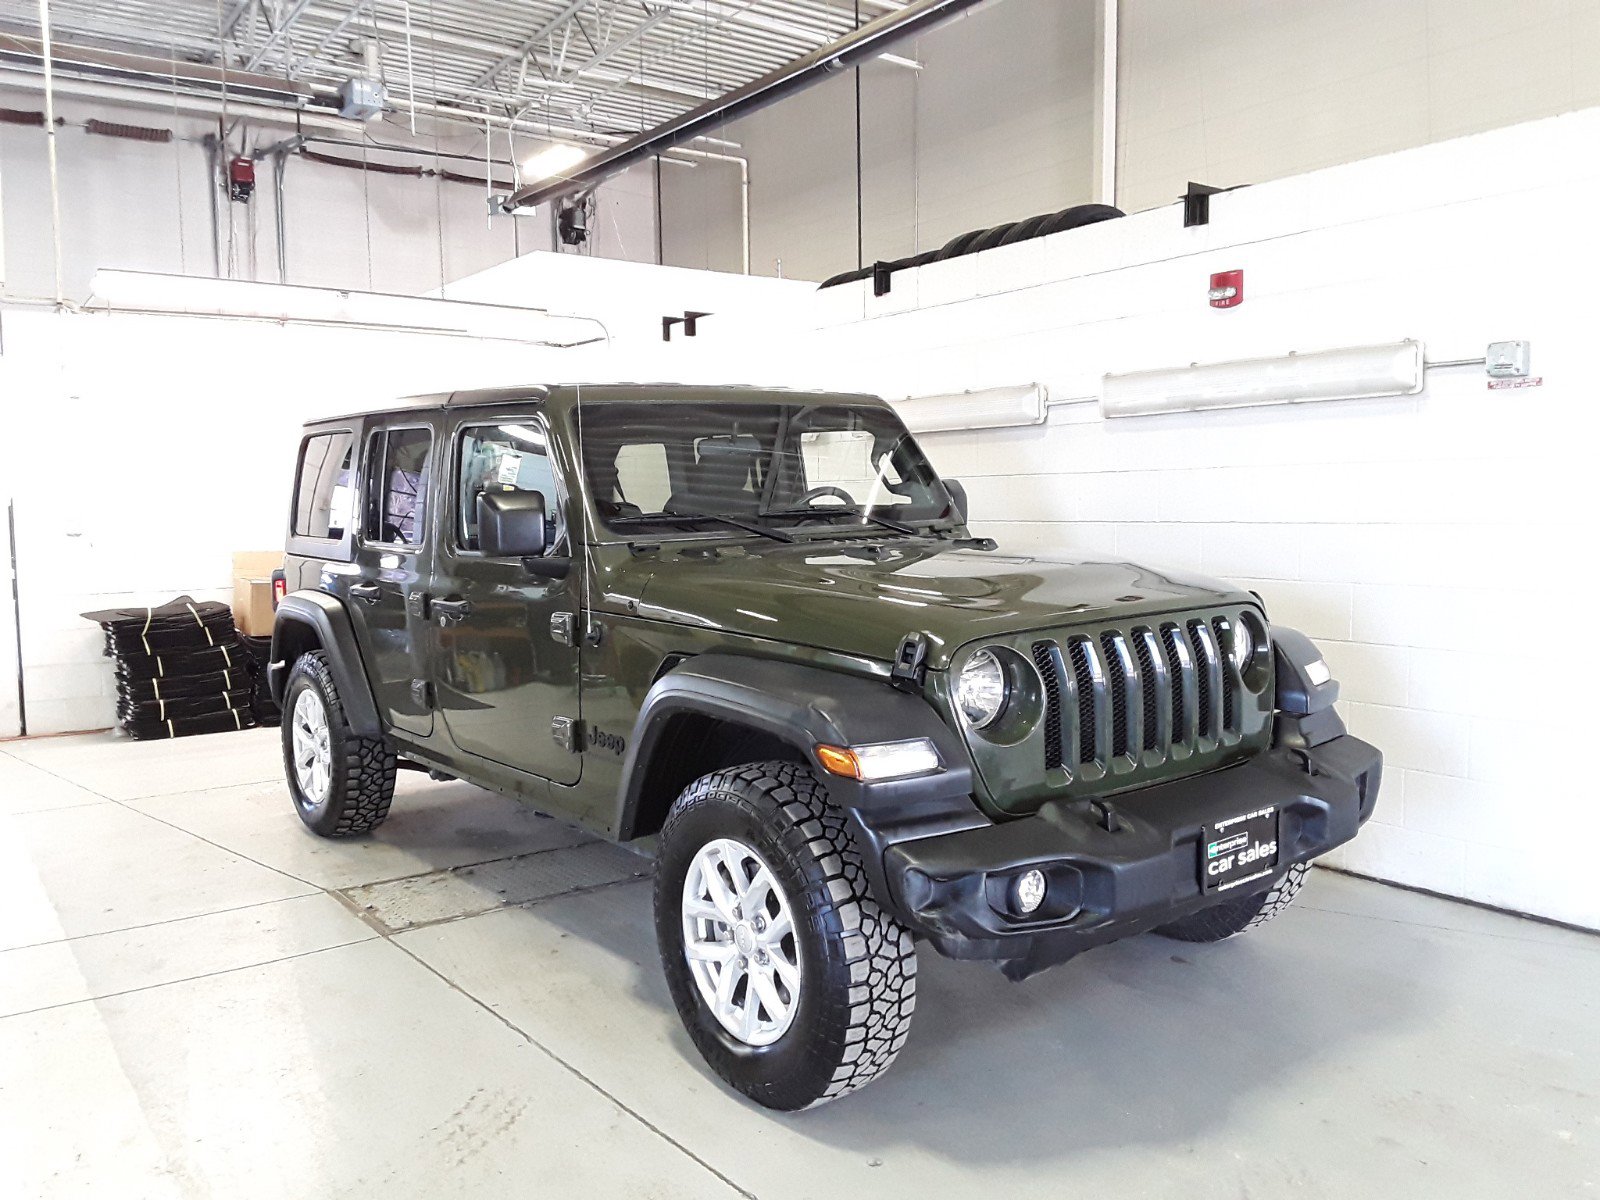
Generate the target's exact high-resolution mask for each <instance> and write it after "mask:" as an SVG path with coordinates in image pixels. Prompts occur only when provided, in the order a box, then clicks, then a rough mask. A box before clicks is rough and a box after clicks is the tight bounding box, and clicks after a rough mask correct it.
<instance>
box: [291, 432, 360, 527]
mask: <svg viewBox="0 0 1600 1200" xmlns="http://www.w3.org/2000/svg"><path fill="white" fill-rule="evenodd" d="M355 445H356V438H355V434H354V433H352V432H350V431H349V430H348V429H341V430H338V431H336V432H334V433H317V434H312V435H311V436H310V437H308V438H307V439H306V440H305V444H304V445H303V446H302V447H301V450H300V478H299V481H298V483H297V484H296V486H295V493H294V533H295V536H296V537H310V538H328V539H330V540H332V541H338V540H340V539H342V538H343V537H344V535H345V531H346V530H347V529H349V528H350V518H351V516H353V515H354V513H355V504H354V499H355V481H354V479H353V478H352V477H351V472H352V470H353V469H354V466H355V462H354V455H355Z"/></svg>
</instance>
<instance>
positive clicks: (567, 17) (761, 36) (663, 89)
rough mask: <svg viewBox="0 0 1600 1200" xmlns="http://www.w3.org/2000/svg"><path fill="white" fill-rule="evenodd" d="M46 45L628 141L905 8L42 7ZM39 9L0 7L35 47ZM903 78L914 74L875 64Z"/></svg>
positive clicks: (448, 1)
mask: <svg viewBox="0 0 1600 1200" xmlns="http://www.w3.org/2000/svg"><path fill="white" fill-rule="evenodd" d="M49 4H50V19H51V24H52V26H53V28H54V33H55V37H56V39H57V40H58V41H61V42H67V41H71V42H75V43H78V44H86V45H93V46H97V47H101V48H105V49H112V50H118V51H124V52H129V53H140V54H146V55H150V56H153V57H158V58H162V59H175V60H177V61H179V62H195V63H210V64H218V65H225V66H226V67H227V68H228V69H230V70H238V71H241V72H242V71H250V72H257V73H260V74H264V75H273V76H277V77H279V78H282V79H286V80H293V81H296V82H297V83H300V84H302V85H307V86H310V87H311V88H313V89H317V90H319V91H331V90H332V89H335V88H337V87H338V86H339V85H340V84H341V83H343V82H344V81H345V80H346V79H349V78H350V77H351V76H353V75H358V74H361V73H362V71H363V55H364V54H370V55H375V57H376V61H377V63H378V69H379V74H380V76H381V78H382V79H383V81H384V82H385V83H386V84H387V86H388V91H389V98H390V103H391V104H392V105H393V106H395V107H396V108H397V109H400V110H402V111H403V110H404V109H405V108H406V107H407V106H408V105H409V103H410V101H411V98H412V97H415V100H416V102H417V105H418V107H419V108H421V109H423V110H424V111H430V110H444V111H446V112H459V113H460V114H461V116H462V117H463V118H464V119H471V118H472V115H473V114H478V115H480V116H481V115H482V114H492V115H494V116H496V117H498V118H505V117H512V118H517V119H518V120H519V121H521V122H525V123H526V124H527V125H529V126H533V127H548V128H552V129H558V130H564V131H574V130H577V131H593V132H594V133H596V134H602V135H627V134H633V133H637V132H639V131H640V130H643V129H649V128H652V127H654V126H657V125H660V124H662V123H663V122H666V121H669V120H671V119H672V118H674V117H677V116H679V115H681V114H683V113H685V112H687V111H688V110H690V109H693V108H695V107H696V106H698V105H700V104H702V103H703V102H704V101H706V100H708V99H711V98H713V97H716V96H720V95H723V94H725V93H727V92H730V91H732V90H734V89H736V88H738V87H740V86H742V85H743V84H746V83H748V82H750V81H751V80H753V79H757V78H759V77H761V76H763V75H765V74H767V73H768V72H770V71H773V70H774V69H776V68H778V67H781V66H783V65H784V64H786V63H789V62H792V61H794V60H795V59H798V58H800V57H802V56H804V55H806V54H809V53H811V52H813V51H815V50H816V49H817V48H818V47H821V46H824V45H827V44H829V43H831V42H833V41H835V40H837V39H838V38H840V37H843V36H844V35H846V34H848V33H849V32H850V31H852V30H853V29H855V28H856V26H857V18H858V10H859V19H860V21H861V22H862V23H866V22H868V21H871V20H873V19H875V18H877V17H880V16H883V15H884V14H885V13H890V12H896V11H898V10H900V9H902V8H904V7H905V6H906V3H905V0H860V3H859V6H858V4H857V3H856V0H49ZM38 14H39V9H38V3H37V0H0V29H3V30H9V31H11V32H15V33H22V34H27V33H34V32H37V29H38ZM884 57H885V58H891V59H893V61H896V62H899V63H901V64H902V65H904V66H907V67H915V66H916V65H917V64H916V63H914V62H911V61H910V60H907V59H903V58H895V57H894V56H890V55H885V56H884Z"/></svg>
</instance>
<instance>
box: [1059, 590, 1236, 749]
mask: <svg viewBox="0 0 1600 1200" xmlns="http://www.w3.org/2000/svg"><path fill="white" fill-rule="evenodd" d="M1232 634H1233V630H1232V628H1231V625H1230V621H1229V618H1227V617H1222V616H1218V617H1184V618H1181V619H1173V620H1165V621H1155V622H1151V623H1150V624H1147V625H1136V626H1134V627H1132V628H1131V629H1128V630H1125V631H1124V630H1120V629H1108V630H1105V631H1104V632H1102V633H1100V634H1099V635H1098V636H1096V635H1092V634H1073V635H1071V636H1069V637H1066V638H1064V639H1061V640H1056V639H1045V640H1041V641H1037V642H1035V643H1034V644H1033V661H1034V665H1036V666H1037V667H1038V668H1039V676H1040V678H1041V679H1042V680H1043V682H1044V695H1045V746H1044V759H1045V762H1044V765H1045V768H1046V769H1047V770H1052V771H1054V770H1062V769H1065V770H1066V771H1067V772H1068V773H1069V774H1073V775H1075V774H1077V773H1078V771H1079V770H1080V769H1081V768H1082V767H1084V766H1087V765H1094V766H1097V767H1099V768H1100V769H1101V770H1102V771H1109V770H1110V769H1111V766H1112V763H1113V761H1115V760H1117V759H1125V760H1127V761H1129V762H1134V761H1150V760H1152V759H1153V760H1154V761H1160V760H1162V759H1165V758H1167V757H1168V756H1169V755H1170V754H1171V753H1172V751H1173V749H1174V748H1175V747H1185V748H1187V749H1188V750H1189V751H1199V750H1204V749H1208V748H1212V747H1215V746H1216V745H1217V744H1218V743H1219V742H1221V741H1223V740H1224V739H1225V738H1226V737H1227V735H1230V734H1233V735H1237V734H1238V733H1239V732H1240V731H1241V728H1242V725H1243V719H1244V714H1243V712H1242V711H1241V705H1242V699H1243V689H1242V687H1241V681H1240V679H1239V675H1238V671H1237V670H1236V669H1235V667H1234V665H1233V663H1232V661H1230V659H1229V657H1228V647H1230V646H1231V645H1232V640H1233V639H1232ZM1147 755H1148V756H1149V758H1146V756H1147Z"/></svg>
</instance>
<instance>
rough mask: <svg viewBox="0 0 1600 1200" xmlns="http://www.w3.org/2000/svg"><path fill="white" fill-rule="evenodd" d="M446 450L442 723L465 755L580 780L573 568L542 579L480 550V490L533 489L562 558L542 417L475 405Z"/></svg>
mask: <svg viewBox="0 0 1600 1200" xmlns="http://www.w3.org/2000/svg"><path fill="white" fill-rule="evenodd" d="M447 446H448V449H447V451H446V455H447V465H446V466H445V468H444V477H443V478H444V487H445V489H446V494H447V495H448V497H449V499H448V502H447V503H448V510H447V512H446V513H445V514H444V516H445V524H444V525H443V527H441V529H440V533H439V538H438V554H437V556H436V558H435V562H434V578H433V586H432V588H431V589H430V591H431V592H432V594H433V600H432V612H433V618H434V619H433V634H432V636H433V639H434V647H435V650H434V664H433V677H434V685H435V687H436V689H437V693H438V706H439V711H440V713H441V714H442V715H443V718H444V723H445V727H446V728H447V729H448V730H449V733H450V738H451V740H452V741H453V742H455V744H456V745H457V746H458V747H460V749H462V750H463V751H465V752H466V753H468V754H474V755H477V756H479V757H481V758H485V759H489V760H491V761H493V762H497V763H503V764H504V765H506V766H509V767H515V768H517V769H518V770H522V771H527V772H530V773H532V774H534V775H540V776H543V777H544V778H546V779H549V780H552V781H554V782H556V783H560V784H572V783H576V782H577V781H578V776H579V774H580V771H581V767H582V761H583V760H582V757H581V755H580V754H579V752H578V749H579V747H578V746H577V744H576V741H575V734H576V729H575V724H576V722H577V719H578V645H577V643H578V636H579V626H578V611H579V593H578V582H579V577H580V576H579V573H580V570H581V568H580V567H579V566H578V565H577V564H576V563H574V564H573V565H572V569H571V571H570V572H569V573H568V574H567V576H566V577H565V578H563V579H549V578H544V577H541V576H539V575H535V574H533V573H530V572H529V570H528V568H527V567H526V566H524V564H523V562H522V560H521V559H496V558H488V557H486V556H485V555H484V554H483V552H482V551H481V550H479V548H478V513H477V505H478V497H479V496H480V495H482V494H483V493H484V492H485V491H488V490H501V491H537V492H541V493H543V495H544V498H545V504H546V507H547V511H548V512H549V514H550V521H549V525H548V536H547V541H548V543H549V555H550V557H552V558H565V557H566V556H567V555H568V553H569V550H568V537H567V529H566V519H565V517H566V502H565V497H566V494H567V491H566V488H565V487H564V486H563V485H562V482H561V480H560V479H559V478H558V472H557V470H556V468H555V465H554V464H553V462H552V459H551V457H550V453H549V446H548V442H547V439H546V433H545V426H544V423H543V420H542V418H540V417H538V416H537V415H530V413H529V412H528V410H527V409H523V410H521V411H519V412H518V413H516V414H515V415H509V414H508V415H506V416H504V417H500V418H496V417H495V416H493V415H486V414H485V413H484V412H483V410H479V411H478V412H475V413H470V414H468V415H466V416H460V417H457V418H456V420H455V421H454V422H453V427H452V428H451V429H450V436H449V441H448V443H447ZM563 729H565V731H566V732H565V735H564V734H563Z"/></svg>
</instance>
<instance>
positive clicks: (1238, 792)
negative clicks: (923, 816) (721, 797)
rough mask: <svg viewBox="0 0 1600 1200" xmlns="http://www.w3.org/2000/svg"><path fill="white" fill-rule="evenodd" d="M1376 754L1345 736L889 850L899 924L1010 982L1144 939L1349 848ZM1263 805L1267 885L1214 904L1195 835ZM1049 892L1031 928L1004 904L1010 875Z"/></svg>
mask: <svg viewBox="0 0 1600 1200" xmlns="http://www.w3.org/2000/svg"><path fill="white" fill-rule="evenodd" d="M1381 772H1382V756H1381V755H1380V754H1379V753H1378V751H1377V750H1376V749H1375V748H1374V747H1372V746H1370V745H1368V744H1367V743H1366V742H1363V741H1361V740H1359V739H1357V738H1354V737H1350V736H1349V735H1344V736H1340V737H1335V738H1333V739H1332V740H1330V741H1327V742H1324V743H1323V744H1321V745H1319V746H1316V747H1314V748H1312V749H1308V750H1300V749H1274V750H1269V751H1266V752H1264V753H1263V754H1261V755H1260V756H1259V757H1257V758H1255V759H1253V760H1251V761H1250V762H1248V763H1245V764H1243V765H1241V766H1237V767H1230V768H1228V769H1226V770H1222V771H1214V772H1212V773H1210V774H1206V775H1198V776H1195V777H1193V778H1190V779H1183V780H1178V781H1176V782H1173V783H1166V784H1160V785H1158V786H1155V787H1151V788H1148V789H1146V790H1144V791H1141V792H1132V793H1126V794H1123V795H1119V796H1117V797H1115V798H1113V799H1112V800H1111V801H1109V813H1108V811H1107V806H1106V805H1101V804H1098V803H1097V802H1095V801H1084V800H1078V801H1054V802H1051V803H1047V804H1045V805H1044V807H1043V808H1041V809H1040V810H1039V812H1038V813H1037V814H1036V815H1034V816H1031V817H1023V818H1020V819H1018V820H1014V821H1007V822H1004V823H1001V824H992V825H984V826H982V827H979V828H976V829H963V830H960V831H958V832H954V833H945V834H940V835H938V836H935V837H924V838H916V839H914V840H911V841H902V842H896V843H893V844H891V845H889V846H888V847H887V848H886V850H885V853H884V872H885V876H886V882H887V884H888V886H889V889H890V892H891V895H892V896H893V899H894V901H895V907H896V908H897V909H898V910H899V913H898V915H899V916H900V917H901V919H902V920H903V921H905V922H906V923H907V924H909V925H910V926H911V928H912V929H914V930H915V931H916V932H918V933H920V934H922V935H923V936H925V937H927V938H928V939H929V940H930V941H931V942H932V943H933V944H934V946H935V947H936V948H937V949H938V950H939V951H940V953H942V954H946V955H949V956H950V957H952V958H985V959H999V960H1002V961H1003V962H1004V963H1005V965H1006V970H1007V973H1008V974H1011V975H1013V976H1016V977H1019V978H1020V977H1022V976H1024V975H1028V974H1031V973H1032V972H1034V971H1038V970H1041V969H1042V968H1044V967H1047V966H1051V965H1053V964H1055V963H1059V962H1063V961H1065V960H1066V959H1068V958H1071V957H1072V956H1073V955H1074V954H1077V953H1079V952H1081V951H1083V950H1087V949H1089V948H1090V947H1092V946H1098V945H1101V944H1103V943H1105V942H1110V941H1115V940H1116V939H1118V938H1123V937H1127V936H1129V935H1130V934H1135V933H1142V932H1144V931H1145V930H1148V929H1153V928H1155V927H1156V926H1158V925H1163V924H1166V923H1167V922H1168V921H1172V920H1174V919H1176V918H1178V917H1182V916H1186V915H1187V914H1189V913H1192V912H1195V911H1198V910H1199V909H1202V908H1205V907H1207V906H1208V905H1210V904H1214V903H1218V902H1220V901H1223V900H1231V899H1236V898H1237V897H1238V896H1239V895H1240V894H1241V893H1244V894H1248V893H1250V892H1262V891H1265V890H1267V889H1268V888H1269V887H1271V886H1272V884H1273V882H1274V881H1275V880H1276V879H1277V878H1279V877H1281V876H1282V874H1283V873H1284V872H1285V871H1287V870H1288V869H1289V867H1291V866H1292V865H1294V864H1295V863H1302V862H1308V861H1309V860H1311V859H1313V858H1316V857H1317V856H1318V855H1320V854H1323V853H1326V852H1327V851H1328V850H1331V849H1333V847H1335V846H1338V845H1340V844H1341V843H1343V842H1347V841H1349V840H1350V839H1351V838H1353V837H1355V835H1356V831H1357V830H1358V829H1359V828H1360V827H1361V824H1362V822H1364V821H1365V820H1366V819H1367V818H1368V817H1370V816H1371V815H1372V810H1373V806H1374V805H1375V804H1376V802H1377V797H1378V783H1379V777H1380V774H1381ZM1267 806H1273V807H1276V808H1277V810H1278V812H1279V829H1278V846H1279V852H1278V863H1277V867H1276V869H1275V870H1274V871H1273V872H1272V874H1271V876H1269V877H1264V878H1262V879H1261V880H1260V881H1259V882H1257V883H1255V884H1253V885H1251V886H1248V887H1245V888H1242V889H1240V890H1239V891H1230V892H1226V893H1215V892H1213V893H1206V892H1205V891H1204V890H1203V889H1202V885H1201V880H1200V867H1199V863H1200V849H1199V843H1200V836H1201V828H1202V827H1203V826H1209V825H1214V824H1215V823H1216V822H1217V821H1219V820H1226V819H1227V818H1230V817H1236V816H1238V815H1240V814H1242V813H1246V812H1250V811H1253V810H1256V809H1260V808H1264V807H1267ZM1033 867H1037V868H1038V869H1039V870H1041V871H1043V872H1044V873H1045V876H1046V879H1047V881H1048V887H1047V891H1046V900H1045V903H1044V905H1043V906H1042V907H1041V909H1040V910H1039V912H1037V913H1035V914H1034V916H1033V918H1032V919H1024V918H1021V917H1017V916H1014V915H1012V914H1011V913H1010V911H1009V905H1008V903H1007V898H1008V895H1009V889H1010V887H1011V883H1012V881H1013V880H1014V879H1015V878H1016V876H1017V875H1018V873H1019V872H1021V871H1026V870H1028V869H1029V868H1033Z"/></svg>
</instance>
